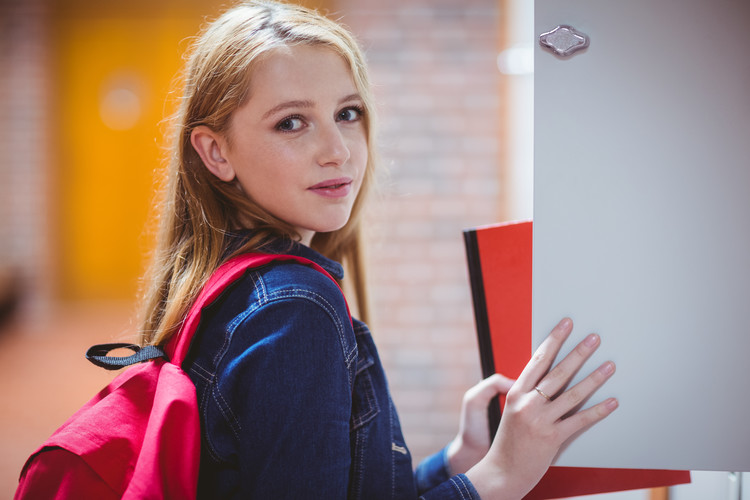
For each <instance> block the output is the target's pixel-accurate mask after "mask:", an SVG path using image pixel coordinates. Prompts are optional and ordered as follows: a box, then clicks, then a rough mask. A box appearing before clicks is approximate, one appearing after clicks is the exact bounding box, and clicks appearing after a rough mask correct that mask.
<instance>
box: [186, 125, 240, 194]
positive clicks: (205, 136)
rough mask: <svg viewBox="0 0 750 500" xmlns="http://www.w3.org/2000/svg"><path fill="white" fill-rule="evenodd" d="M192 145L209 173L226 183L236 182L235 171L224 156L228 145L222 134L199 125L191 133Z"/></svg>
mask: <svg viewBox="0 0 750 500" xmlns="http://www.w3.org/2000/svg"><path fill="white" fill-rule="evenodd" d="M190 143H191V144H192V145H193V148H195V151H196V152H197V153H198V155H199V156H200V157H201V160H203V164H204V165H206V168H207V169H208V170H209V172H211V173H212V174H214V175H215V176H216V177H218V178H219V179H221V180H222V181H224V182H230V181H232V180H234V177H235V172H234V169H233V168H232V165H231V164H230V163H229V161H228V160H227V158H226V157H225V156H224V151H225V150H226V147H227V143H226V141H225V140H224V138H223V137H222V136H221V135H220V134H218V133H216V132H214V131H213V130H211V129H210V128H209V127H207V126H205V125H198V126H197V127H195V128H194V129H193V131H192V132H191V133H190Z"/></svg>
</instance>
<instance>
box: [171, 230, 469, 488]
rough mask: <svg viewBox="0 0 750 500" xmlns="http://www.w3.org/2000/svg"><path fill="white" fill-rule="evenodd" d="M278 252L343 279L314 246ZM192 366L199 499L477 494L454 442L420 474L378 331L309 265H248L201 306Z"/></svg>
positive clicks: (189, 368) (188, 365) (189, 362)
mask: <svg viewBox="0 0 750 500" xmlns="http://www.w3.org/2000/svg"><path fill="white" fill-rule="evenodd" d="M279 249H281V251H280V252H279V253H282V251H283V253H289V254H295V255H299V256H302V257H305V258H308V259H310V260H312V261H314V262H316V263H317V264H319V265H320V266H321V267H323V268H324V269H325V270H326V271H328V272H329V273H330V274H331V275H332V276H334V277H335V278H337V279H341V278H342V277H343V269H342V267H341V265H340V264H338V263H337V262H334V261H331V260H329V259H327V258H325V257H323V256H322V255H320V254H319V253H317V252H315V251H313V250H311V249H310V248H308V247H306V246H303V245H298V244H295V245H294V246H293V247H292V248H291V250H289V249H288V248H287V247H286V245H283V246H282V245H275V246H272V249H271V252H272V253H273V252H274V251H276V250H279ZM266 251H268V250H266ZM183 367H184V368H185V369H186V371H187V373H188V374H189V375H190V377H191V379H192V380H193V382H194V383H195V385H196V389H197V393H198V404H199V408H200V413H201V415H200V418H201V434H202V443H201V447H202V448H201V468H200V476H199V484H198V497H199V498H211V499H214V498H259V499H271V498H273V499H284V498H290V499H307V498H321V499H337V498H339V499H343V498H348V499H377V500H385V499H416V498H417V497H418V495H420V494H421V495H422V498H424V499H426V500H427V499H469V498H479V495H478V494H477V492H476V490H475V489H474V487H473V486H472V484H471V483H470V482H469V480H468V479H467V478H466V476H464V475H456V476H453V477H449V473H448V469H447V467H446V463H447V462H446V460H445V450H443V451H440V452H439V453H437V454H435V455H434V456H432V457H430V458H428V459H427V460H425V461H424V462H423V464H421V465H420V467H419V468H418V469H417V471H416V474H415V473H414V472H413V471H412V463H411V456H410V454H409V450H408V448H407V446H406V443H405V442H404V438H403V436H402V433H401V427H400V424H399V419H398V415H397V413H396V409H395V407H394V405H393V401H392V400H391V397H390V394H389V390H388V384H387V381H386V378H385V373H384V372H383V367H382V365H381V363H380V359H379V358H378V353H377V350H376V348H375V344H374V343H373V339H372V336H371V335H370V331H369V330H368V328H367V326H366V325H365V324H364V323H362V322H360V321H358V320H356V319H354V320H352V321H351V322H350V320H349V316H348V313H347V309H346V304H345V300H344V298H343V296H342V294H341V292H340V291H339V289H338V288H337V287H336V285H335V283H333V282H332V281H331V280H330V279H329V278H328V277H326V276H325V275H323V274H322V273H320V272H318V271H315V270H313V269H312V268H310V267H307V266H304V265H301V264H298V263H292V262H277V263H272V264H270V265H267V266H264V267H262V268H258V269H253V270H250V271H248V272H247V274H246V275H245V276H244V277H243V278H241V279H240V280H239V281H238V282H236V283H235V284H233V286H232V287H231V288H230V289H228V290H227V291H226V292H225V293H224V294H223V295H222V296H221V297H220V298H219V299H218V300H217V301H216V302H215V303H214V304H212V305H211V306H209V307H208V308H206V309H205V310H204V311H203V313H202V319H201V324H200V326H199V329H198V332H197V334H196V337H195V339H194V340H193V345H192V346H191V350H190V354H189V355H188V358H187V359H186V361H185V363H184V365H183Z"/></svg>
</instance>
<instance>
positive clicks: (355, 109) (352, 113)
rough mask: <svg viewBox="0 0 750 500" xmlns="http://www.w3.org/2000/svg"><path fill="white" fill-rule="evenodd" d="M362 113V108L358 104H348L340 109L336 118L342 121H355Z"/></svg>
mask: <svg viewBox="0 0 750 500" xmlns="http://www.w3.org/2000/svg"><path fill="white" fill-rule="evenodd" d="M363 114H364V110H363V109H362V108H361V107H359V106H350V107H348V108H345V109H342V110H341V111H340V112H339V114H338V117H337V119H338V120H339V121H342V122H355V121H357V120H359V119H360V118H362V115H363Z"/></svg>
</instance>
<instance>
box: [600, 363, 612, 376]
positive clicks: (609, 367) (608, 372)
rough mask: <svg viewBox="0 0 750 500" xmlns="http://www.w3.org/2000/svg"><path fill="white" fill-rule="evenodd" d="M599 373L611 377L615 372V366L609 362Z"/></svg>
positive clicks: (601, 367)
mask: <svg viewBox="0 0 750 500" xmlns="http://www.w3.org/2000/svg"><path fill="white" fill-rule="evenodd" d="M599 371H600V372H602V373H603V374H604V375H607V376H610V375H612V374H613V373H614V372H615V364H614V363H613V362H611V361H607V362H606V363H604V364H603V365H602V366H600V367H599Z"/></svg>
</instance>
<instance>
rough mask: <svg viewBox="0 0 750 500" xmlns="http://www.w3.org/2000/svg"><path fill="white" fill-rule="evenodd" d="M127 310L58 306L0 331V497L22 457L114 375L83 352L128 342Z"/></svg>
mask: <svg viewBox="0 0 750 500" xmlns="http://www.w3.org/2000/svg"><path fill="white" fill-rule="evenodd" d="M131 312H132V307H131V306H130V305H129V304H87V305H75V306H65V307H62V306H61V307H60V308H59V309H58V310H57V311H56V312H55V313H54V314H51V315H50V316H49V317H48V318H43V319H37V320H35V321H34V322H33V324H17V325H14V326H12V327H11V328H9V329H8V328H6V329H5V330H3V331H0V499H6V498H8V499H10V498H12V497H13V493H14V492H15V489H16V485H17V483H18V474H19V472H20V470H21V467H22V466H23V463H24V462H25V460H26V458H27V457H28V455H29V454H31V453H32V452H33V451H34V450H35V449H36V447H38V446H39V445H41V444H42V442H44V440H45V439H46V438H47V437H48V436H49V435H50V434H51V433H52V432H53V431H54V430H55V429H56V428H57V427H58V426H59V425H60V424H62V423H63V422H64V421H65V420H66V419H67V418H68V417H69V416H70V415H71V414H72V413H73V412H74V411H75V410H76V409H77V408H78V407H80V406H81V405H82V404H84V403H85V402H86V401H87V400H88V399H89V398H90V397H92V396H93V395H94V394H96V392H97V391H98V390H99V389H101V388H102V387H104V386H105V385H106V384H107V382H108V381H109V380H111V378H112V377H113V376H114V375H116V372H115V373H112V372H107V371H106V370H103V369H101V368H98V367H96V366H94V365H92V364H91V363H89V362H88V361H86V359H85V358H84V353H85V352H86V349H87V348H88V347H89V346H91V345H93V344H98V343H105V342H115V341H121V340H123V339H125V340H127V341H130V340H131V339H132V333H131V332H132V331H133V329H132V326H131V321H130V316H131ZM27 323H28V322H27Z"/></svg>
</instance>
